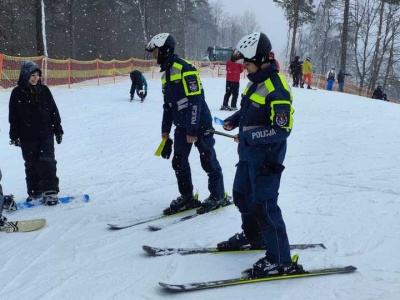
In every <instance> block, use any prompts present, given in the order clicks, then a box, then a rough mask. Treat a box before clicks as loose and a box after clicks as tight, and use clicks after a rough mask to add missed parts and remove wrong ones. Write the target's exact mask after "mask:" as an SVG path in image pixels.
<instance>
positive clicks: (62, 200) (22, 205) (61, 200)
mask: <svg viewBox="0 0 400 300" xmlns="http://www.w3.org/2000/svg"><path fill="white" fill-rule="evenodd" d="M89 199H90V197H89V195H87V194H82V195H75V196H64V197H59V198H58V202H59V204H60V203H61V204H66V203H71V202H74V201H76V202H89ZM42 205H44V203H43V200H33V201H29V202H28V201H25V202H18V203H17V209H18V210H19V209H26V208H33V207H36V206H42Z"/></svg>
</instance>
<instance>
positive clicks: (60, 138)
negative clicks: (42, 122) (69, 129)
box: [56, 134, 63, 144]
mask: <svg viewBox="0 0 400 300" xmlns="http://www.w3.org/2000/svg"><path fill="white" fill-rule="evenodd" d="M62 136H63V135H62V134H56V142H57V144H61V142H62Z"/></svg>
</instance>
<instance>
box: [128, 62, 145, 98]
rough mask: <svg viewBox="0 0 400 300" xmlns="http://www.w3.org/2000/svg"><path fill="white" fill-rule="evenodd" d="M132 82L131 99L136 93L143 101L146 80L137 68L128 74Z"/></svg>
mask: <svg viewBox="0 0 400 300" xmlns="http://www.w3.org/2000/svg"><path fill="white" fill-rule="evenodd" d="M129 76H130V78H131V81H132V84H131V90H130V94H131V100H130V101H132V100H133V98H134V97H135V91H136V94H137V95H138V96H139V98H140V100H141V101H142V102H143V101H144V100H145V98H146V96H147V81H146V78H145V77H144V76H143V74H142V73H141V72H140V71H139V70H134V71H132V72H131V73H130V74H129Z"/></svg>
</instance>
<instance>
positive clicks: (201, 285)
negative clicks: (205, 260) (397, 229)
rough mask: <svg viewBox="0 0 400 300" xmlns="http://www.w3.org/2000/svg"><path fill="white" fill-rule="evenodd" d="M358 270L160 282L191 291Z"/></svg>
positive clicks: (346, 268)
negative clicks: (183, 282) (173, 282)
mask: <svg viewBox="0 0 400 300" xmlns="http://www.w3.org/2000/svg"><path fill="white" fill-rule="evenodd" d="M355 270H357V268H356V267H353V266H346V267H331V268H326V269H316V270H310V271H306V272H305V273H299V274H289V275H273V276H268V277H255V278H252V277H251V276H243V277H238V278H232V279H223V280H216V281H206V282H194V283H185V284H168V283H164V282H159V283H158V284H159V285H160V286H162V287H163V288H164V289H166V290H168V291H171V292H189V291H195V290H204V289H211V288H217V287H223V286H232V285H239V284H247V283H255V282H264V281H274V280H284V279H296V278H308V277H315V276H323V275H333V274H345V273H352V272H354V271H355Z"/></svg>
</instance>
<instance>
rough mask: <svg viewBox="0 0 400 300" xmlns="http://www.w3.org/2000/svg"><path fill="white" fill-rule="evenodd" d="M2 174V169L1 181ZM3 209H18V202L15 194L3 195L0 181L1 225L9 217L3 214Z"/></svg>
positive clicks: (0, 225)
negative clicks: (15, 199)
mask: <svg viewBox="0 0 400 300" xmlns="http://www.w3.org/2000/svg"><path fill="white" fill-rule="evenodd" d="M1 178H2V174H1V170H0V182H1ZM3 209H6V210H9V211H13V210H16V209H17V204H16V203H15V201H14V196H13V195H8V196H4V195H3V187H2V186H1V183H0V227H2V226H4V222H6V221H7V218H6V217H5V216H3Z"/></svg>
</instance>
